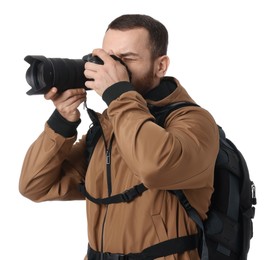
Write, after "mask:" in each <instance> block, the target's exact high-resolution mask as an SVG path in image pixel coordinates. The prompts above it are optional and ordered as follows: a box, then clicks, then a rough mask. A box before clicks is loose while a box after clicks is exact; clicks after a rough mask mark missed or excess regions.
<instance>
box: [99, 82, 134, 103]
mask: <svg viewBox="0 0 276 260" xmlns="http://www.w3.org/2000/svg"><path fill="white" fill-rule="evenodd" d="M132 90H134V87H133V86H132V85H131V84H130V83H129V82H128V81H121V82H118V83H115V84H113V85H112V86H110V87H109V88H107V89H106V90H105V92H104V93H103V96H102V98H103V100H104V102H105V103H106V104H107V105H108V106H109V104H110V103H111V102H112V101H113V100H115V99H116V98H118V97H119V96H121V95H122V94H123V93H125V92H127V91H132Z"/></svg>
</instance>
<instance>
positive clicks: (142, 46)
mask: <svg viewBox="0 0 276 260" xmlns="http://www.w3.org/2000/svg"><path fill="white" fill-rule="evenodd" d="M103 49H104V50H105V51H106V52H107V53H109V54H114V55H116V56H118V57H119V58H121V59H122V60H123V62H124V63H125V64H126V65H127V66H128V68H129V70H130V71H131V74H132V78H131V83H132V85H133V86H134V87H135V89H136V91H138V92H139V93H140V94H142V95H143V94H145V93H147V92H148V91H149V90H150V89H152V88H153V87H155V86H156V85H158V83H159V78H158V77H157V76H156V73H155V70H156V69H155V67H156V65H155V62H154V61H153V60H152V56H151V46H150V42H149V35H148V32H147V30H145V29H143V28H139V29H131V30H126V31H120V30H108V31H107V32H106V33H105V36H104V39H103Z"/></svg>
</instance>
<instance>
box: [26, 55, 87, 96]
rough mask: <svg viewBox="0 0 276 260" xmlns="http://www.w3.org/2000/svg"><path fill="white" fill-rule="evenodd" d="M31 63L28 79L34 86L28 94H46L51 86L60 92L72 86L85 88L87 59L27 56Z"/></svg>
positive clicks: (27, 73) (27, 74)
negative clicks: (85, 64)
mask: <svg viewBox="0 0 276 260" xmlns="http://www.w3.org/2000/svg"><path fill="white" fill-rule="evenodd" d="M25 61H27V62H28V63H29V64H30V67H29V69H28V70H27V72H26V80H27V82H28V84H29V85H30V86H31V87H32V88H31V89H30V90H29V91H28V92H27V94H28V95H35V94H45V93H47V92H48V91H49V89H50V88H51V87H56V88H57V89H58V91H59V92H63V91H65V90H66V89H72V88H85V81H86V80H87V79H86V78H85V76H84V74H83V71H84V63H85V61H83V60H81V59H76V60H74V59H61V58H46V57H44V56H26V57H25Z"/></svg>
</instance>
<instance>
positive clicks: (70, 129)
mask: <svg viewBox="0 0 276 260" xmlns="http://www.w3.org/2000/svg"><path fill="white" fill-rule="evenodd" d="M80 122H81V119H79V120H78V121H76V122H70V121H68V120H66V119H65V118H64V117H63V116H62V115H61V114H60V113H59V112H58V111H57V110H55V111H54V112H53V114H52V115H51V116H50V118H49V119H48V121H47V123H48V125H49V126H50V127H51V128H52V129H53V130H54V131H55V132H56V133H58V134H60V135H62V136H63V137H66V138H68V137H72V136H74V135H76V133H77V127H78V126H79V124H80Z"/></svg>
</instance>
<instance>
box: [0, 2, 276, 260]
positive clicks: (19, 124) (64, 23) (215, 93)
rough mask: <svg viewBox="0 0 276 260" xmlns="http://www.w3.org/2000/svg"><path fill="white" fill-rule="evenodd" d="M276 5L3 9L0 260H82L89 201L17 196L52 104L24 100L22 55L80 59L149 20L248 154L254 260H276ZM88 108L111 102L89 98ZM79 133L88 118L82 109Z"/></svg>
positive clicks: (194, 90)
mask: <svg viewBox="0 0 276 260" xmlns="http://www.w3.org/2000/svg"><path fill="white" fill-rule="evenodd" d="M274 3H275V1H266V0H261V1H254V0H251V1H242V0H240V1H235V0H232V1H224V0H219V1H208V0H206V1H163V0H158V1H153V0H142V1H124V0H117V1H112V0H110V1H106V0H101V1H92V0H90V1H88V0H83V1H81V0H80V1H73V0H67V1H59V0H48V1H37V0H36V1H35V0H25V1H23V0H22V1H21V0H13V1H12V0H9V1H1V4H0V26H1V30H0V34H1V40H0V42H1V48H0V66H1V72H0V73H1V78H0V80H1V81H0V84H1V91H0V93H1V97H0V100H1V101H0V106H1V128H0V131H1V139H2V140H1V157H0V158H1V169H2V170H1V173H0V174H1V185H0V187H1V188H0V200H1V201H0V211H1V213H0V239H1V243H0V259H12V260H13V259H23V260H36V259H39V260H49V259H51V260H57V259H62V260H63V259H68V260H78V259H83V257H84V255H85V251H86V247H87V236H86V215H85V203H84V202H83V201H75V202H45V203H34V202H31V201H29V200H27V199H25V198H24V197H22V196H21V195H20V194H19V192H18V179H19V175H20V171H21V166H22V161H23V158H24V155H25V152H26V150H27V148H28V147H29V145H30V144H31V142H33V140H34V139H35V138H36V137H37V136H38V135H39V133H40V132H41V131H42V130H43V127H44V123H45V121H46V120H47V119H48V117H49V116H50V114H51V113H52V111H53V109H54V107H53V105H52V103H51V102H47V101H45V100H44V98H43V96H27V95H26V91H27V90H29V88H30V87H29V85H28V84H27V82H26V80H25V72H26V69H27V68H28V64H27V63H26V62H25V61H24V57H25V56H26V55H44V56H46V57H49V58H50V57H52V58H54V57H55V58H57V57H61V58H74V59H76V58H81V57H82V56H83V55H85V54H87V53H89V52H90V51H92V49H94V48H98V47H101V42H102V37H103V34H104V31H105V29H106V27H107V25H108V23H109V22H110V21H111V20H113V19H114V18H115V17H117V16H119V15H121V14H124V13H144V14H149V15H151V16H153V17H155V18H156V19H158V20H160V21H161V22H163V23H164V24H165V25H166V27H167V28H168V30H169V33H170V43H169V53H168V54H169V56H170V58H171V65H170V69H169V71H168V73H167V75H172V76H175V77H177V78H178V79H179V80H180V82H181V83H182V85H183V86H184V87H185V88H186V89H187V90H188V92H189V93H190V94H191V96H192V97H193V98H194V99H195V100H196V101H197V102H198V103H199V104H200V105H201V106H203V107H205V108H206V109H208V110H209V111H210V112H211V113H212V114H213V116H214V117H215V119H216V121H217V123H218V124H220V125H222V126H223V128H224V129H225V131H226V133H227V135H228V137H229V138H230V139H231V140H232V141H233V142H234V143H235V144H236V145H237V146H238V148H239V149H240V150H241V151H242V153H243V154H244V156H245V158H246V160H247V163H248V167H249V170H250V174H251V178H252V180H254V182H255V184H256V186H257V197H258V205H257V210H256V218H255V219H254V237H253V239H252V241H251V249H250V254H249V259H250V260H251V259H258V260H259V259H272V258H273V257H274V256H273V252H274V251H275V250H274V244H275V243H274V236H275V232H276V230H275V226H276V225H275V215H274V214H273V212H275V206H274V204H275V199H274V197H275V184H274V180H275V178H274V174H275V167H274V166H275V161H274V160H275V147H276V143H275V131H276V129H275V115H274V114H275V106H274V101H275V92H272V91H273V89H275V86H276V79H275V76H276V73H275V71H276V48H275V46H276V15H275V14H276V8H275V4H274ZM88 105H89V106H90V107H91V108H94V109H97V110H98V111H101V110H102V109H104V108H105V105H104V103H103V101H102V100H101V98H100V97H98V96H96V94H95V93H93V92H92V91H91V92H89V95H88ZM82 118H83V121H82V125H81V126H80V127H79V134H80V135H81V134H82V133H85V131H86V130H87V128H88V125H89V120H88V117H87V115H86V114H85V111H83V110H82Z"/></svg>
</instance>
